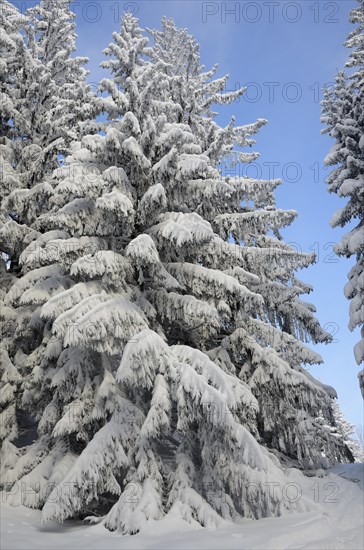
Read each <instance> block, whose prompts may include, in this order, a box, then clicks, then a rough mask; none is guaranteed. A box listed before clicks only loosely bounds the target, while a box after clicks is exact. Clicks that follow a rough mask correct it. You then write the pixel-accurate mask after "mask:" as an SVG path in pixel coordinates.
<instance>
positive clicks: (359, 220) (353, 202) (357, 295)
mask: <svg viewBox="0 0 364 550" xmlns="http://www.w3.org/2000/svg"><path fill="white" fill-rule="evenodd" d="M350 21H351V22H352V23H353V24H355V25H356V28H355V29H354V30H353V31H352V32H351V33H350V35H349V37H348V39H347V41H346V42H345V45H346V46H347V47H348V48H350V49H352V51H351V53H350V55H349V59H348V61H347V63H346V67H347V68H348V69H350V71H349V73H348V74H345V73H344V72H340V73H338V75H337V77H336V80H335V85H334V86H333V87H332V88H331V89H328V90H326V92H325V97H324V100H323V104H322V110H323V114H322V122H323V123H325V124H326V128H325V130H324V131H323V132H324V133H328V134H329V135H330V137H332V138H333V139H334V140H335V143H334V145H333V146H332V149H331V151H330V153H329V154H328V155H327V156H326V158H325V164H326V165H327V166H335V168H334V169H333V171H332V172H331V174H330V175H329V177H328V179H327V183H328V190H329V192H331V193H336V194H337V195H338V196H339V197H343V198H347V200H348V201H347V204H346V205H345V206H344V207H343V208H341V209H340V210H339V211H337V212H336V213H335V214H334V215H333V217H332V219H331V225H332V226H333V227H344V226H345V225H347V224H349V223H353V224H354V226H353V227H352V229H351V230H350V231H349V232H348V233H346V234H345V235H344V236H343V237H342V239H341V241H340V242H339V243H338V244H337V245H336V247H335V251H336V253H337V254H338V255H339V256H345V257H347V258H350V257H354V258H355V262H356V263H355V265H354V266H353V268H352V269H351V270H350V272H349V274H348V279H349V280H348V282H347V284H346V285H345V289H344V292H345V296H346V297H347V298H348V299H349V300H351V303H350V321H349V329H350V330H354V329H356V328H357V327H358V328H359V329H360V330H361V339H360V341H359V342H358V343H357V344H356V345H355V348H354V356H355V359H356V362H357V363H358V365H360V364H361V363H363V361H364V216H363V212H364V208H363V206H364V195H363V193H364V191H363V190H364V85H363V84H364V34H363V29H364V27H363V25H364V2H363V0H359V6H358V7H357V8H354V9H353V10H352V11H351V13H350ZM359 381H360V386H361V390H362V394H363V397H364V370H361V372H360V373H359Z"/></svg>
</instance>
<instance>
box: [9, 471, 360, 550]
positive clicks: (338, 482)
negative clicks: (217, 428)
mask: <svg viewBox="0 0 364 550" xmlns="http://www.w3.org/2000/svg"><path fill="white" fill-rule="evenodd" d="M363 474H364V464H350V465H339V466H336V467H335V468H333V469H332V470H331V471H330V472H329V473H328V474H327V475H325V476H324V477H315V478H303V480H302V478H301V477H299V478H294V479H295V481H294V482H292V484H293V483H296V482H297V479H299V480H300V483H299V489H298V488H297V486H296V488H297V489H298V490H296V488H295V487H293V485H292V486H291V487H290V488H289V490H287V491H286V495H287V498H291V499H292V500H293V499H296V498H302V499H304V500H305V502H306V504H308V506H309V508H310V510H311V511H309V512H304V513H300V514H298V513H295V514H291V515H289V516H284V517H280V518H267V519H262V520H259V521H252V520H241V521H240V522H239V523H235V524H231V523H230V524H229V523H226V526H225V527H223V528H219V529H203V528H201V527H196V526H191V525H188V524H186V523H185V522H183V521H181V520H177V519H171V518H168V519H165V520H162V521H159V522H155V523H153V524H150V525H149V526H148V528H147V529H145V530H144V531H143V532H142V533H139V534H138V535H135V536H125V537H123V536H121V535H118V534H115V533H110V532H109V531H107V530H106V529H105V528H104V527H102V526H101V525H86V524H84V523H82V522H80V521H73V520H70V521H66V522H65V523H64V524H62V525H58V524H46V525H43V526H41V525H40V517H41V513H40V512H39V511H38V510H30V509H28V508H24V507H22V506H20V507H11V506H9V505H8V504H6V502H4V501H5V500H6V499H5V495H4V493H3V494H2V499H1V500H2V502H1V539H0V545H1V548H2V549H3V550H8V549H9V550H10V549H16V550H23V549H29V550H30V549H36V550H38V549H43V548H47V549H49V548H50V549H52V550H57V549H63V548H64V549H67V550H79V549H81V548H85V549H86V548H87V549H95V550H113V549H118V550H137V549H143V550H144V549H155V550H157V549H183V550H184V549H187V550H192V549H197V548H198V549H207V548H209V549H212V550H213V549H216V550H217V549H222V548H223V549H224V550H230V549H239V550H244V549H250V550H254V549H259V550H263V549H270V550H273V549H289V550H291V549H298V548H300V549H305V548H306V549H312V550H319V549H329V548H330V549H332V548H341V549H344V548H345V549H346V550H355V549H357V548H358V549H362V548H363V547H364V540H363V533H364V523H363V517H364V492H363V478H364V475H363ZM284 490H285V489H284ZM301 491H302V496H301V495H300V492H301ZM297 495H299V496H297ZM312 510H313V511H312Z"/></svg>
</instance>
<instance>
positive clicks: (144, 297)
mask: <svg viewBox="0 0 364 550" xmlns="http://www.w3.org/2000/svg"><path fill="white" fill-rule="evenodd" d="M150 53H151V52H150V49H149V48H148V47H147V40H146V39H145V38H144V36H143V34H142V32H141V30H140V29H139V28H138V21H137V20H136V19H134V18H133V17H132V16H126V17H125V18H124V19H123V21H122V26H121V31H120V33H114V42H113V43H112V44H110V46H109V47H108V48H107V49H106V54H107V55H108V56H109V57H110V58H111V59H110V61H107V62H106V63H105V67H107V68H109V69H111V71H112V73H113V78H112V79H105V80H104V81H103V82H102V87H103V89H104V90H105V91H107V92H109V96H108V97H106V98H104V99H103V100H102V101H103V105H104V110H105V111H106V112H107V113H108V116H109V121H108V124H107V125H106V126H105V135H101V134H100V135H87V136H84V137H83V138H82V140H81V141H80V142H77V143H75V144H74V145H73V148H72V154H71V155H70V156H69V157H68V158H67V160H66V163H65V166H63V167H61V168H59V169H57V170H56V172H55V174H54V182H53V184H52V188H53V192H52V195H51V196H50V199H49V212H47V213H44V214H41V215H39V216H38V217H37V219H36V220H35V221H34V223H33V224H32V228H33V229H34V231H38V232H39V233H40V235H39V236H38V235H36V234H34V239H35V240H34V241H33V242H32V243H31V244H30V245H29V247H28V249H26V250H25V251H24V252H23V254H22V256H21V258H20V261H21V264H22V269H23V277H22V279H20V280H19V281H18V282H17V283H16V284H15V285H13V286H12V288H11V290H10V292H9V294H8V296H7V303H9V304H11V305H12V306H13V307H15V308H22V307H25V308H27V307H31V308H33V309H32V311H33V313H32V316H31V319H30V320H29V321H28V324H26V323H25V324H26V326H37V329H38V334H40V335H41V338H39V340H38V346H37V347H36V348H35V349H34V351H33V352H32V353H31V354H28V357H27V359H26V361H25V363H26V364H27V366H28V368H29V371H28V372H29V375H28V376H27V378H26V380H25V383H24V385H23V390H24V395H23V406H24V407H26V408H27V409H28V410H29V411H30V412H32V413H34V412H36V411H37V412H38V415H37V416H38V420H39V425H38V439H37V441H35V443H34V444H33V445H31V446H29V447H27V448H24V449H19V450H17V449H11V450H9V455H8V456H10V454H11V457H12V460H13V461H14V462H13V466H12V467H11V464H10V460H7V456H5V460H4V463H5V464H6V465H7V469H6V472H5V474H4V475H3V479H4V481H6V482H8V483H10V484H11V483H16V482H19V481H21V482H22V483H23V484H24V485H25V486H26V487H27V493H26V495H25V494H23V495H21V494H20V495H19V493H16V491H14V495H13V497H12V498H13V499H16V498H21V497H22V496H23V497H24V498H23V503H25V504H26V505H28V506H37V507H41V508H43V517H44V519H45V520H47V519H57V520H63V519H65V518H67V517H75V516H77V515H80V516H82V517H85V516H86V515H92V516H95V515H97V516H99V517H100V515H101V518H102V519H103V523H104V525H106V527H108V528H109V529H112V530H114V529H117V530H119V531H121V532H129V533H134V532H136V531H138V530H139V529H141V528H142V526H143V524H144V523H145V521H146V520H148V519H159V518H162V517H163V516H164V515H165V514H170V515H173V514H176V515H178V516H179V517H183V518H184V519H186V520H188V521H191V522H192V521H197V522H199V523H200V524H202V525H216V524H218V523H219V521H220V520H221V516H222V517H224V518H231V517H235V516H236V515H244V516H247V517H262V516H266V515H271V514H279V513H281V512H282V511H283V508H284V507H285V506H286V505H287V504H288V503H287V502H284V501H282V500H281V499H280V498H279V495H274V494H271V492H270V491H269V487H268V486H267V484H265V483H266V482H268V483H269V482H271V481H278V483H279V482H281V483H283V482H284V480H285V479H286V478H285V477H284V469H283V468H282V467H281V466H280V464H279V462H278V460H277V459H276V458H275V457H274V455H272V454H271V453H269V452H268V450H267V449H266V447H265V446H264V444H263V445H262V444H261V443H262V442H261V441H260V435H259V432H258V429H257V425H258V421H257V414H258V413H259V405H258V401H257V399H256V398H255V397H254V395H253V393H252V389H251V388H250V387H249V385H248V384H247V383H246V382H244V380H242V378H243V375H242V376H240V377H239V373H240V372H241V371H243V370H244V369H242V366H244V365H245V364H246V363H247V361H248V360H250V361H251V362H253V364H254V365H256V366H257V365H258V361H259V364H260V365H262V366H263V365H264V366H265V368H266V369H267V370H268V371H269V372H270V373H272V374H271V376H272V378H273V376H274V373H275V372H276V371H277V372H279V373H280V374H279V377H280V378H282V379H283V378H284V377H285V378H286V380H287V379H289V380H290V382H289V384H291V389H293V388H294V387H297V386H298V385H299V384H300V383H301V382H302V383H303V382H305V381H306V378H305V376H304V375H303V374H302V373H300V372H297V371H295V370H294V369H292V368H290V366H289V364H288V363H287V362H286V361H285V360H284V359H283V354H284V353H289V352H290V351H292V349H293V345H292V346H291V344H292V341H291V340H290V337H289V335H288V336H287V337H285V336H284V337H281V340H279V341H280V342H281V347H282V349H280V350H276V349H275V348H274V347H273V346H271V342H268V343H267V342H266V341H265V340H264V338H263V337H262V338H260V340H259V339H257V336H256V335H257V328H256V327H260V326H264V327H265V326H266V322H265V318H266V315H265V312H264V299H263V298H262V296H260V295H259V294H258V293H256V292H252V291H251V290H249V288H248V285H250V284H252V283H256V282H257V280H258V276H257V275H255V274H252V273H250V272H249V271H247V270H246V269H244V268H243V267H242V265H241V264H242V263H243V261H245V260H244V258H243V257H242V255H241V247H239V246H238V245H229V244H228V243H226V242H225V241H224V240H223V239H224V237H225V229H224V228H221V227H219V224H216V225H215V224H214V223H213V221H212V220H213V219H214V218H216V217H218V216H220V215H226V216H228V213H229V212H230V213H231V215H232V216H234V215H236V210H237V208H238V207H237V206H236V205H237V203H238V204H239V196H240V195H239V192H238V189H239V188H238V186H237V185H236V186H234V185H230V184H229V183H228V182H226V181H225V180H224V178H223V177H222V176H221V175H220V173H219V172H218V170H217V169H216V168H215V166H214V163H212V162H211V160H210V159H209V157H208V156H207V155H206V154H203V152H202V150H201V146H200V144H199V142H198V140H197V139H196V137H195V135H194V133H193V132H192V130H191V127H190V126H189V125H188V124H185V123H183V122H181V121H180V120H179V117H180V113H181V109H182V107H181V105H179V104H178V102H176V101H175V100H172V99H171V98H167V97H166V96H165V94H164V90H165V89H166V87H167V86H168V85H169V78H168V75H166V74H165V72H164V71H163V64H160V63H158V61H155V60H152V62H150V61H148V55H149V54H150ZM233 183H234V182H233ZM250 187H252V184H251V186H250ZM182 198H184V199H183V200H182ZM274 216H275V218H276V219H277V221H276V222H275V225H277V226H280V225H281V222H279V221H278V217H279V215H278V214H272V218H273V219H274ZM210 219H211V221H209V220H210ZM271 223H273V222H271ZM237 227H238V225H237ZM214 231H216V233H215V232H214ZM34 250H37V253H34ZM34 306H35V308H36V309H35V310H34ZM276 330H277V331H276V332H275V333H274V334H278V333H280V331H279V330H278V329H276ZM276 347H277V346H276ZM287 350H288V351H287ZM245 355H246V356H249V358H248V359H246V358H245V362H244V361H243V356H244V357H245ZM281 355H282V356H281ZM257 370H258V369H256V371H257ZM257 382H259V381H257ZM309 389H310V387H309ZM315 392H317V386H316V385H314V384H313V385H312V392H311V396H312V400H313V401H314V399H315ZM308 393H309V390H308ZM279 422H282V418H280V419H279ZM301 424H302V423H301ZM308 428H310V426H308V425H305V424H303V425H302V433H304V432H305V431H307V429H308ZM335 441H336V440H335ZM263 443H264V442H263ZM336 451H337V453H338V454H340V446H339V445H337V446H336ZM312 453H313V452H312ZM16 454H18V460H16V461H15V460H14V455H16ZM318 455H319V453H316V455H314V454H312V456H313V457H315V458H317V456H318ZM31 490H32V491H33V492H32V491H31ZM303 504H304V503H303V502H302V501H301V502H299V503H297V507H298V508H301V507H302V506H303Z"/></svg>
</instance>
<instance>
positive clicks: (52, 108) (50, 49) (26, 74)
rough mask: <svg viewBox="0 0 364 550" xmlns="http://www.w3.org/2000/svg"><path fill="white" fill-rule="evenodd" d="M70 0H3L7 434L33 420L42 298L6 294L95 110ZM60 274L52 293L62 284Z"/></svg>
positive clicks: (0, 237)
mask: <svg viewBox="0 0 364 550" xmlns="http://www.w3.org/2000/svg"><path fill="white" fill-rule="evenodd" d="M68 4H69V2H68V1H67V0H60V1H58V2H51V1H48V0H44V1H42V2H40V4H39V5H37V6H36V7H34V8H30V9H28V10H27V12H26V13H25V15H24V16H21V15H20V13H19V12H18V10H17V9H16V8H15V6H13V5H12V4H10V3H9V2H7V1H6V0H2V1H1V13H0V16H1V43H0V45H1V53H2V61H1V66H0V74H1V80H0V82H1V94H2V97H3V98H4V102H3V105H4V109H2V112H1V126H2V137H1V143H0V157H1V158H0V162H1V180H0V185H1V227H0V250H1V253H2V260H1V266H0V267H1V272H0V278H1V295H0V300H1V302H0V305H1V313H0V330H1V337H2V341H1V349H2V350H1V357H0V373H1V382H0V392H1V405H0V413H1V414H2V420H3V421H2V423H1V427H2V433H1V436H0V440H3V439H6V440H7V439H10V440H14V439H15V438H16V437H18V436H20V435H21V433H19V426H18V423H19V421H20V423H21V424H24V422H25V423H26V424H29V423H31V420H30V419H29V418H27V419H25V418H23V412H22V410H21V408H20V407H19V400H20V399H21V390H20V381H21V379H22V378H24V377H25V378H26V374H27V370H28V369H29V367H28V366H27V364H26V361H25V360H26V357H27V356H28V355H29V354H31V352H32V351H33V350H34V349H35V348H37V346H38V343H39V342H38V339H39V337H40V336H39V327H38V323H37V322H34V323H33V324H32V323H31V322H30V320H31V319H32V318H33V319H34V317H33V315H36V310H37V307H36V306H37V300H33V301H30V302H29V301H28V302H26V301H24V303H21V304H17V307H16V308H14V307H13V305H11V303H10V301H9V300H8V296H7V295H8V292H9V291H10V292H11V290H10V289H11V288H13V285H16V284H19V282H20V284H23V281H24V279H23V275H24V273H23V272H22V271H21V267H20V266H19V258H20V256H21V254H22V253H23V252H24V250H25V249H26V248H27V247H29V246H30V247H32V246H33V249H32V251H33V253H34V254H38V250H36V247H37V246H38V242H39V241H40V242H42V239H41V231H39V230H38V229H36V228H35V227H34V226H33V223H34V221H35V220H36V219H37V218H38V216H39V215H41V214H42V213H43V212H45V211H47V209H48V199H49V197H50V195H51V194H52V186H51V184H50V182H49V180H50V178H51V175H52V172H53V170H54V169H55V168H57V167H58V166H59V165H60V164H61V163H62V157H63V156H64V155H65V154H67V152H68V148H69V145H70V142H71V141H72V140H74V139H75V137H76V136H77V135H79V134H82V132H83V128H82V125H83V123H84V122H85V121H86V120H91V121H92V116H93V115H94V113H95V112H96V111H95V99H94V95H93V93H92V91H91V88H90V86H89V85H88V84H87V83H86V80H85V79H86V75H87V73H86V71H85V69H84V68H83V65H84V63H85V62H86V59H85V58H80V57H74V55H73V54H74V51H75V38H76V35H75V24H74V14H73V13H72V12H71V11H70V8H69V5H68ZM54 236H55V235H54ZM35 239H38V240H37V242H35ZM31 243H33V245H31ZM53 276H54V278H53V287H51V288H49V292H51V291H54V290H55V289H56V288H57V281H56V275H55V273H54V274H53ZM42 280H44V276H43V278H42V275H41V274H40V275H39V277H36V276H34V277H33V279H32V281H31V282H28V284H29V286H32V285H34V288H35V289H36V288H37V286H36V285H37V284H38V285H39V284H40V281H42ZM4 301H7V305H5V304H4ZM19 305H20V307H18V306H19ZM40 338H41V337H40ZM23 442H24V441H23Z"/></svg>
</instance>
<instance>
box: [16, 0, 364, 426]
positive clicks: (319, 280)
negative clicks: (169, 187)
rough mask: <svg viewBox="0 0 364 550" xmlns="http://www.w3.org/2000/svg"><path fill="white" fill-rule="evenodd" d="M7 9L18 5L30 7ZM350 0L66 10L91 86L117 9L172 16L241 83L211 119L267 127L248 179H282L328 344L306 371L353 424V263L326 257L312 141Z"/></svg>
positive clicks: (150, 18) (155, 21) (317, 155)
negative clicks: (309, 255)
mask: <svg viewBox="0 0 364 550" xmlns="http://www.w3.org/2000/svg"><path fill="white" fill-rule="evenodd" d="M14 3H15V4H17V5H18V6H21V7H24V6H29V5H30V4H33V3H34V2H14ZM356 4H357V3H356V2H355V0H339V1H336V2H327V1H323V0H320V1H314V0H312V1H311V0H299V1H286V0H284V1H279V0H271V1H269V0H267V1H265V0H256V1H248V0H243V1H240V2H214V1H212V2H202V1H199V0H198V1H195V0H186V1H182V0H165V1H160V0H142V1H135V2H127V1H124V2H121V1H117V0H102V1H100V0H99V1H97V2H91V1H88V0H78V1H75V2H74V3H73V9H74V11H75V13H76V15H77V28H78V35H79V39H78V44H77V46H78V49H77V53H78V54H80V55H86V56H88V57H89V58H90V62H89V69H90V71H91V74H90V81H92V82H95V83H96V82H98V81H99V79H100V78H102V77H103V76H105V71H103V70H102V69H100V68H99V63H100V62H101V61H102V60H103V55H102V50H103V48H105V47H106V46H107V45H108V43H109V42H110V41H111V33H112V31H113V30H117V29H118V26H119V25H118V19H119V17H120V16H121V15H122V13H123V12H124V11H132V12H133V13H134V14H135V15H136V16H137V17H139V18H140V21H141V26H142V27H143V28H145V27H152V28H154V27H159V26H160V20H161V18H162V16H163V15H166V16H168V17H173V19H174V20H175V22H176V23H177V25H178V26H181V27H187V28H188V30H189V31H190V32H191V33H192V34H194V36H195V37H196V38H197V40H198V41H199V43H200V45H201V58H202V62H203V63H204V64H205V65H206V67H207V68H210V66H211V65H213V64H215V63H218V64H219V67H220V70H219V74H220V75H222V74H226V73H227V74H229V75H230V82H231V84H230V85H229V87H228V89H235V87H236V86H242V85H247V84H249V86H248V90H247V95H246V98H245V99H243V98H240V100H239V101H238V102H235V103H234V104H232V105H231V106H229V107H222V108H221V115H220V116H219V117H218V121H219V122H221V123H224V122H226V121H227V120H228V119H229V118H230V116H231V114H233V113H234V114H235V115H236V118H237V122H238V123H241V124H244V123H248V122H253V121H255V120H256V119H257V118H266V119H268V121H269V124H268V125H267V126H265V127H264V128H263V129H262V130H261V131H260V134H258V135H257V138H256V139H257V144H256V150H257V151H259V152H260V154H261V157H260V159H259V161H258V162H257V163H255V165H254V166H253V167H251V168H250V169H249V170H250V172H248V175H251V176H253V177H256V176H258V177H262V178H269V177H270V176H272V175H273V172H272V171H273V170H274V177H280V178H282V179H283V180H284V181H283V184H282V185H281V187H280V189H279V190H278V193H277V203H278V206H279V207H281V208H289V209H291V208H293V209H295V210H297V211H298V218H297V220H296V221H295V222H294V223H293V225H292V226H291V227H290V228H287V229H286V230H284V232H283V236H284V238H285V241H286V242H291V243H296V244H295V246H296V247H297V248H298V249H301V250H302V251H315V252H316V253H318V261H317V263H316V264H315V265H314V266H312V267H310V268H309V269H307V270H304V271H303V272H302V273H300V274H299V276H300V277H301V278H302V279H303V280H305V281H306V282H308V283H310V284H312V285H313V287H314V292H313V293H312V294H311V295H309V296H308V297H307V301H309V302H312V303H314V304H315V305H316V307H317V316H318V318H319V320H320V322H321V324H322V325H324V326H326V329H327V330H329V332H332V333H333V334H334V343H332V344H330V345H328V346H324V345H323V346H316V349H317V351H318V352H319V353H321V355H322V356H323V359H324V364H323V365H321V366H318V367H312V368H311V369H310V370H311V373H312V374H313V375H314V376H316V377H317V378H319V379H320V380H322V381H323V382H325V383H327V384H331V385H333V386H334V387H335V388H336V390H337V392H338V395H339V402H340V404H341V406H342V409H343V411H344V413H345V414H346V416H347V418H348V420H350V421H351V422H352V423H354V424H356V425H360V424H363V423H364V422H363V401H362V398H361V395H360V390H359V386H358V380H357V372H358V370H359V368H358V366H357V365H356V363H355V360H354V356H353V346H354V344H355V343H356V342H357V341H358V340H359V331H357V332H355V333H350V331H349V330H348V328H347V324H348V312H349V302H348V301H347V300H346V299H345V297H344V295H343V286H344V284H345V283H346V280H347V273H348V271H349V269H350V267H351V265H352V264H353V261H350V260H346V259H338V258H336V257H335V255H334V254H332V249H333V244H334V242H335V241H337V240H338V239H339V238H340V236H341V235H342V233H343V230H340V229H335V230H333V229H332V228H331V227H330V226H329V220H330V217H331V215H332V214H333V213H334V211H335V210H336V209H337V208H339V207H340V206H342V204H343V203H342V201H341V200H339V199H338V198H337V197H335V196H332V195H329V194H328V193H327V191H326V186H325V183H324V180H325V176H326V174H327V170H326V169H324V167H323V158H324V157H325V155H326V154H327V152H328V150H329V148H330V146H331V140H330V138H328V137H327V136H321V135H320V130H321V124H320V103H319V101H320V98H321V91H320V90H321V89H322V87H323V86H324V85H325V83H329V82H332V80H333V78H334V76H335V73H336V71H337V70H339V69H341V68H342V67H343V65H344V63H345V60H346V58H347V56H348V50H347V49H346V48H345V47H344V46H343V42H344V40H345V38H346V37H347V35H348V33H349V32H350V30H351V28H352V25H351V24H350V23H349V22H348V14H349V11H350V9H351V8H353V7H354V6H356Z"/></svg>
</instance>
